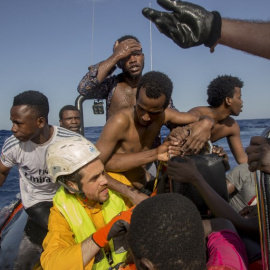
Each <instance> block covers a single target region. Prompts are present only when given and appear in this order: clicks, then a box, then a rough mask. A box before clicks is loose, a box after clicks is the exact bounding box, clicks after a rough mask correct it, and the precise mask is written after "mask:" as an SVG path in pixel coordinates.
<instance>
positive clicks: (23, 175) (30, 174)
mask: <svg viewBox="0 0 270 270" xmlns="http://www.w3.org/2000/svg"><path fill="white" fill-rule="evenodd" d="M53 128H54V132H53V135H52V137H51V139H50V140H49V141H47V142H46V143H44V144H36V143H33V142H32V141H27V142H20V141H19V140H18V139H16V138H15V137H14V135H12V136H10V137H9V138H7V139H6V141H5V143H4V145H3V148H2V153H1V161H2V163H3V164H4V165H5V166H6V167H8V168H11V167H13V166H14V165H17V166H18V169H19V176H20V191H21V198H22V204H23V206H24V207H25V208H29V207H31V206H33V205H35V204H37V203H39V202H44V201H52V198H53V196H54V194H55V193H56V191H57V189H58V188H59V184H54V183H52V182H51V178H50V176H49V175H48V170H47V165H46V151H47V148H48V147H49V146H50V145H51V144H53V143H55V142H57V141H60V140H62V139H64V138H67V137H74V136H81V135H80V134H78V133H75V132H73V131H70V130H67V129H65V128H61V127H57V126H53Z"/></svg>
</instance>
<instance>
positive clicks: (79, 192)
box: [58, 181, 86, 199]
mask: <svg viewBox="0 0 270 270" xmlns="http://www.w3.org/2000/svg"><path fill="white" fill-rule="evenodd" d="M58 183H59V184H60V185H62V186H63V187H64V188H66V189H67V190H68V191H71V192H74V193H76V194H77V195H79V196H80V197H81V198H82V199H86V196H85V194H84V192H83V191H79V190H77V189H74V188H72V187H70V186H68V185H66V184H65V183H63V182H62V181H58Z"/></svg>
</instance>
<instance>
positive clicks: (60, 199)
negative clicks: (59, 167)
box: [53, 187, 127, 270]
mask: <svg viewBox="0 0 270 270" xmlns="http://www.w3.org/2000/svg"><path fill="white" fill-rule="evenodd" d="M109 195H110V197H109V199H108V200H107V201H106V202H104V203H103V204H102V210H101V211H102V215H103V217H104V220H105V223H106V224H107V223H109V222H110V221H111V219H112V218H113V217H115V216H116V215H118V214H119V213H120V212H121V211H125V210H126V205H125V202H124V200H123V199H122V198H121V197H120V196H119V195H118V194H117V193H116V192H114V191H112V190H109ZM53 202H54V204H55V206H56V207H57V208H58V210H59V211H60V212H61V214H62V215H63V216H64V217H65V219H66V220H67V222H68V224H69V226H70V228H71V229H72V231H73V233H74V235H75V242H76V243H81V242H82V241H84V240H85V239H86V238H88V237H89V236H90V235H92V234H93V233H94V232H96V228H95V225H94V224H93V222H92V220H91V218H90V217H89V216H88V215H87V213H86V211H85V209H84V208H83V206H82V205H81V204H80V202H79V201H78V199H77V198H76V197H75V196H74V195H72V194H67V193H66V192H65V191H64V188H63V187H60V188H59V190H58V191H57V193H56V194H55V196H54V198H53ZM109 246H110V250H111V255H112V260H113V263H112V264H111V265H110V264H109V262H108V260H107V257H106V255H105V252H104V250H103V249H101V250H100V252H98V253H97V254H96V256H95V262H94V265H93V267H92V269H94V270H95V269H97V270H100V269H104V270H105V269H109V268H110V267H112V266H114V265H117V264H119V263H121V262H124V261H125V260H126V256H127V251H126V250H124V249H123V248H121V249H119V250H117V251H115V248H114V244H113V241H112V240H110V241H109Z"/></svg>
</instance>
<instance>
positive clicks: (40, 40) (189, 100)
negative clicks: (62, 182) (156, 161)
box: [0, 0, 270, 130]
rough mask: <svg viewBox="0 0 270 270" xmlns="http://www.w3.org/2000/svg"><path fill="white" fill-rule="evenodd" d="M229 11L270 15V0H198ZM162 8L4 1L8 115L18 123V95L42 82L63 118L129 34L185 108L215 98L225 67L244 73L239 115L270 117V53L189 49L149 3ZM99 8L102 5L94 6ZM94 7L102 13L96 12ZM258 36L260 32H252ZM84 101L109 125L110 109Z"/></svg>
mask: <svg viewBox="0 0 270 270" xmlns="http://www.w3.org/2000/svg"><path fill="white" fill-rule="evenodd" d="M193 3H197V4H201V5H203V6H204V7H205V8H206V9H208V10H217V11H219V12H220V13H221V15H222V16H223V17H227V18H238V19H250V20H270V1H269V0H258V1H254V0H252V1H251V0H237V1H235V0H219V1H217V0H205V1H198V0H194V1H193ZM149 5H151V6H152V8H155V9H159V10H162V8H161V7H159V6H158V5H157V3H156V1H154V0H151V1H150V0H99V1H95V2H94V3H93V1H92V0H1V1H0V40H1V41H0V91H1V99H0V119H1V122H0V123H1V125H0V130H1V129H10V127H11V122H10V120H9V111H10V107H11V104H12V101H13V97H14V96H15V95H17V94H18V93H20V92H23V91H25V90H29V89H32V90H39V91H41V92H43V93H44V94H45V95H46V96H47V97H48V99H49V102H50V114H49V122H50V124H54V125H58V112H59V109H60V108H61V107H62V106H64V105H67V104H74V102H75V99H76V97H77V96H78V92H77V86H78V83H79V81H80V80H81V78H82V77H83V76H84V74H85V73H86V72H87V67H88V66H89V65H90V64H93V63H96V62H99V61H102V60H104V59H106V58H108V57H109V56H110V54H111V53H112V46H113V44H114V42H115V40H116V39H117V38H119V37H121V36H123V35H125V34H131V35H134V36H136V37H138V38H139V40H140V41H141V43H142V46H143V51H144V53H145V69H144V72H147V71H150V70H151V64H150V63H151V57H150V55H151V53H150V52H151V51H152V67H153V70H158V71H162V72H164V73H166V74H167V75H168V76H169V77H170V78H171V79H172V81H173V83H174V92H173V100H174V104H175V106H176V107H177V108H178V109H179V110H180V111H187V110H189V109H190V108H192V107H194V106H199V105H207V103H206V99H207V97H206V88H207V85H208V84H209V82H210V81H211V80H212V79H214V78H215V77H217V76H218V75H224V74H228V75H233V76H238V77H239V78H241V79H242V80H243V81H244V83H245V85H244V87H243V89H242V95H243V100H244V107H243V112H242V113H241V114H240V115H239V116H238V117H237V118H236V119H254V118H270V112H269V100H270V89H269V88H270V61H269V60H266V59H263V58H259V57H256V56H252V55H248V54H245V53H243V52H240V51H236V50H233V49H231V48H226V47H224V46H222V45H218V46H217V47H216V50H215V53H213V54H211V53H210V52H209V48H206V47H204V46H200V47H196V48H191V49H186V50H184V49H181V48H179V47H178V46H177V45H176V44H175V43H173V42H172V41H171V40H170V39H168V38H167V37H165V36H164V35H162V34H160V33H159V31H158V30H157V28H156V27H155V26H154V25H153V24H152V26H151V29H152V30H151V36H152V50H150V47H151V46H150V22H149V21H148V20H147V19H145V18H144V17H143V15H142V14H141V10H142V9H143V8H144V7H149ZM93 11H94V12H93ZM93 15H94V16H93ZM251 38H252V37H251ZM92 103H93V101H86V102H85V103H84V113H85V126H102V125H103V124H104V123H105V115H102V116H96V115H94V114H93V113H92Z"/></svg>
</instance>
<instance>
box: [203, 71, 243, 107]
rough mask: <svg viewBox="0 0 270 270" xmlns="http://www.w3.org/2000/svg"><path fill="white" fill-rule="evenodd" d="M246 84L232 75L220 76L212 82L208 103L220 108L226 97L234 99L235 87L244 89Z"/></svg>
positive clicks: (208, 92) (209, 88)
mask: <svg viewBox="0 0 270 270" xmlns="http://www.w3.org/2000/svg"><path fill="white" fill-rule="evenodd" d="M243 86H244V83H243V82H242V81H241V80H240V79H239V78H238V77H233V76H230V75H222V76H218V77H217V78H215V79H214V80H212V81H211V82H210V84H209V85H208V89H207V95H208V99H207V102H208V104H209V105H210V106H212V107H214V108H218V107H219V106H221V104H222V103H223V102H224V101H225V99H226V97H230V98H232V97H233V95H234V93H235V87H239V88H242V87H243Z"/></svg>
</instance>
